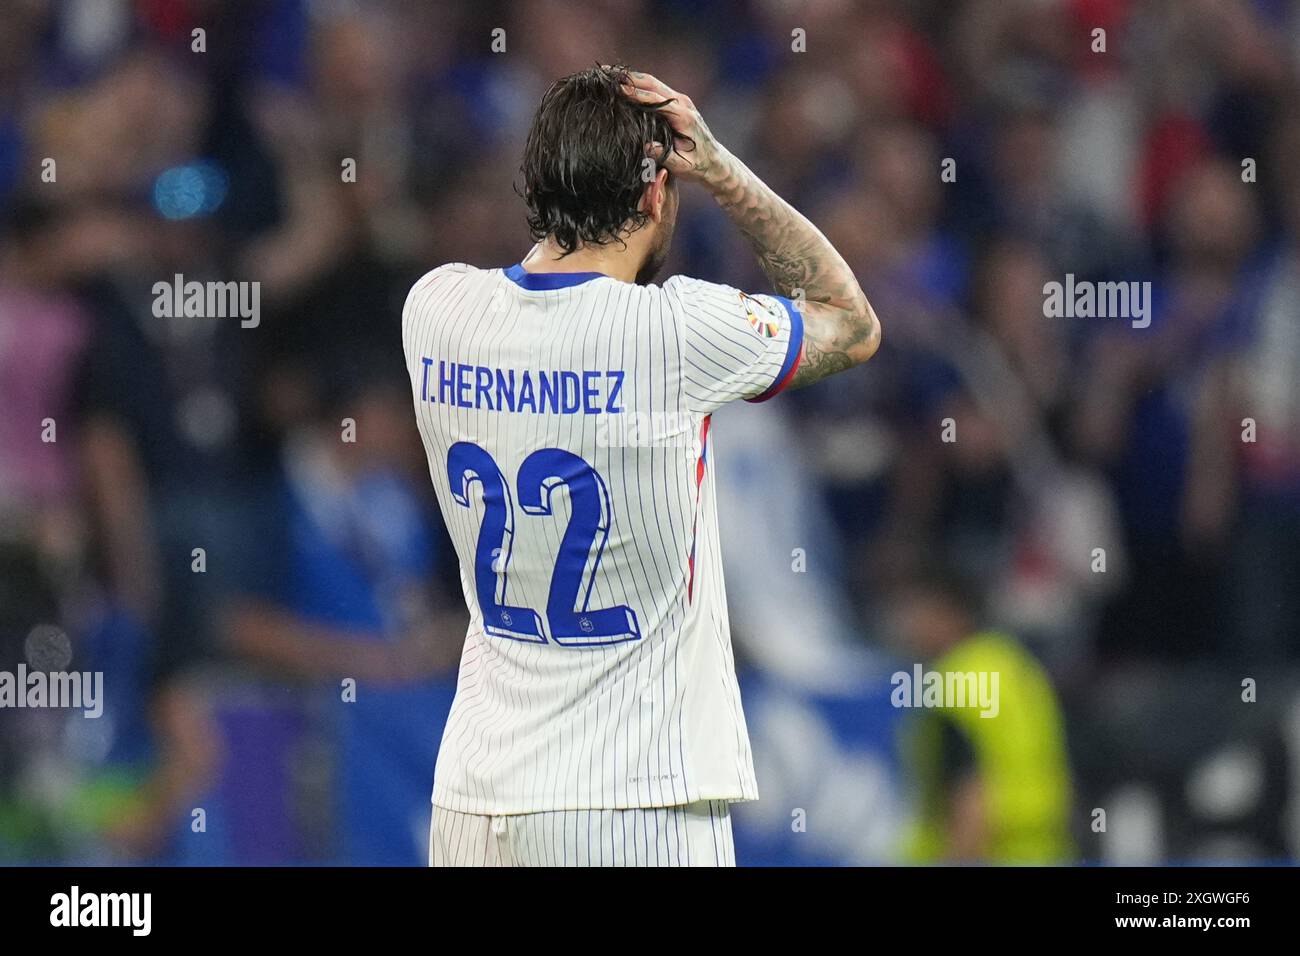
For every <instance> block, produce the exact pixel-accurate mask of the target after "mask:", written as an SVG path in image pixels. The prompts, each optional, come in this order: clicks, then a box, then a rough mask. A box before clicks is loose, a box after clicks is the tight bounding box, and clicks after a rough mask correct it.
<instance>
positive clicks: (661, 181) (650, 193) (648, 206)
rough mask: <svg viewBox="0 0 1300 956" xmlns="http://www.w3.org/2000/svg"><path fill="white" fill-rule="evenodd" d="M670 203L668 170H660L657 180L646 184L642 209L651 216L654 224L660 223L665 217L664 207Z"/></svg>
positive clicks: (642, 197)
mask: <svg viewBox="0 0 1300 956" xmlns="http://www.w3.org/2000/svg"><path fill="white" fill-rule="evenodd" d="M667 202H668V170H667V169H662V168H661V169H659V170H658V171H657V172H656V173H655V178H654V179H652V180H650V182H648V183H646V187H645V192H644V193H643V194H642V196H641V208H642V209H643V210H644V211H645V212H647V213H649V214H650V218H651V219H652V220H653V221H654V222H660V221H662V220H663V216H664V206H665V205H666V204H667Z"/></svg>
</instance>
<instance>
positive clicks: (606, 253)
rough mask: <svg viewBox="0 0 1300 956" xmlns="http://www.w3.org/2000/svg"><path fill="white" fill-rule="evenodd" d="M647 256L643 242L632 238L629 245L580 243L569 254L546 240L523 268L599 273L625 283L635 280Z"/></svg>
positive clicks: (543, 270) (527, 256) (542, 270)
mask: <svg viewBox="0 0 1300 956" xmlns="http://www.w3.org/2000/svg"><path fill="white" fill-rule="evenodd" d="M644 259H645V256H644V253H643V252H642V250H641V248H640V243H633V242H631V241H629V242H628V243H627V246H626V247H623V246H621V245H619V244H617V243H611V244H610V245H609V246H591V247H587V246H579V247H578V248H577V249H575V250H573V252H570V253H569V254H568V255H565V254H564V250H563V249H561V248H560V247H559V246H557V245H556V244H555V243H554V242H552V241H551V240H550V239H543V240H542V241H541V242H539V243H537V245H535V246H533V248H532V250H531V251H530V252H529V253H528V255H526V256H524V261H523V267H524V269H525V270H526V271H528V272H599V273H600V274H601V275H607V276H609V277H610V278H613V279H618V280H620V281H622V282H635V281H636V277H637V273H638V271H639V270H640V269H641V263H642V262H643V261H644Z"/></svg>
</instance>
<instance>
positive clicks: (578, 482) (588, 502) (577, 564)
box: [447, 442, 641, 646]
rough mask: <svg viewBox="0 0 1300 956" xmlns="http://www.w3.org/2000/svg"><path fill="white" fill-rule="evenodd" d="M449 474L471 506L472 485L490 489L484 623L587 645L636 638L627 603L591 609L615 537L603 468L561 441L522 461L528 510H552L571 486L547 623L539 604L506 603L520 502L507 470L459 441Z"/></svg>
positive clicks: (481, 576)
mask: <svg viewBox="0 0 1300 956" xmlns="http://www.w3.org/2000/svg"><path fill="white" fill-rule="evenodd" d="M447 477H448V479H449V480H450V481H451V494H452V497H453V498H454V499H455V500H456V503H457V504H459V505H461V506H462V507H465V508H468V507H470V498H469V489H470V485H471V484H473V483H474V482H476V481H477V482H478V483H479V484H480V485H481V486H482V491H483V524H482V525H481V526H480V528H479V535H478V545H477V547H476V548H475V552H474V587H475V592H476V594H477V596H478V603H479V607H480V608H481V609H482V611H483V626H484V629H485V630H486V631H487V632H488V633H489V634H492V635H495V636H497V637H508V638H511V639H513V640H517V641H530V642H532V643H535V644H545V643H546V642H547V640H546V633H547V631H549V633H550V636H551V639H552V640H554V641H555V643H556V644H561V645H568V646H582V645H591V644H615V643H618V642H619V641H635V640H639V639H640V637H641V628H640V625H639V623H638V622H637V616H636V612H635V611H633V610H632V609H631V608H630V607H627V606H626V605H622V604H620V605H618V606H617V607H607V608H591V607H589V604H590V602H591V590H592V586H593V585H594V583H595V580H596V570H597V568H598V567H599V565H600V556H601V553H602V552H603V551H604V549H605V541H606V539H607V538H608V537H609V524H610V506H609V491H608V490H607V489H606V487H605V483H604V481H602V480H601V477H600V475H599V474H598V473H597V472H596V470H595V469H594V468H592V467H591V466H590V465H589V464H587V463H586V462H585V461H583V460H582V459H581V458H579V457H578V456H577V455H575V454H573V453H571V452H567V451H564V450H563V449H560V448H544V449H542V450H540V451H535V452H533V453H532V454H531V455H529V456H528V457H527V458H525V459H524V463H523V464H522V465H520V466H519V475H518V479H517V481H516V485H517V486H518V489H519V505H520V507H521V508H522V509H523V510H524V513H525V514H531V515H549V514H551V513H552V509H551V497H552V495H553V494H554V493H555V490H556V489H557V488H559V487H560V486H561V485H563V486H564V487H566V488H567V489H568V492H569V505H570V512H571V513H570V515H569V524H568V527H567V528H565V531H564V537H563V539H562V540H561V541H560V550H559V554H558V555H557V556H556V561H555V570H554V571H553V572H552V573H551V589H550V594H549V595H548V597H547V601H546V627H545V628H543V625H542V615H540V614H538V613H537V612H536V611H535V610H533V609H532V608H527V607H515V606H513V605H510V604H507V603H505V593H506V584H507V580H508V575H509V565H510V553H511V548H512V544H513V539H514V526H515V513H514V512H515V509H514V501H513V500H512V499H511V497H510V488H509V486H508V485H507V484H506V478H505V475H503V474H502V473H501V469H500V467H498V465H497V463H496V461H494V460H493V458H492V456H491V455H489V454H488V453H487V452H486V451H485V450H483V449H482V448H481V447H479V446H478V445H475V444H472V443H470V442H457V443H456V444H454V445H452V446H451V449H450V450H449V451H448V452H447Z"/></svg>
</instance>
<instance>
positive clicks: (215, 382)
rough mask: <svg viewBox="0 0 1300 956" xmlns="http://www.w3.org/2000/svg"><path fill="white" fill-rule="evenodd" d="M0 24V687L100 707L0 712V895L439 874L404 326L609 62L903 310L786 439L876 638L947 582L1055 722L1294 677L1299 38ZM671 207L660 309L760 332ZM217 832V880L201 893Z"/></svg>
mask: <svg viewBox="0 0 1300 956" xmlns="http://www.w3.org/2000/svg"><path fill="white" fill-rule="evenodd" d="M3 19H4V25H3V28H0V231H2V236H0V239H2V242H0V406H2V407H0V568H2V569H3V570H0V640H2V641H3V645H2V646H0V653H3V665H2V666H3V667H4V668H7V669H10V670H12V668H13V666H14V665H15V664H16V662H18V661H20V660H23V659H30V657H31V655H32V653H33V649H32V647H31V643H32V634H33V633H34V631H33V629H35V628H38V626H39V625H48V624H51V623H54V624H57V625H58V627H59V628H61V629H62V630H63V631H64V632H66V633H67V634H68V635H70V639H71V646H72V648H73V658H72V659H73V664H72V666H73V667H74V668H76V669H79V670H98V671H103V672H104V673H105V675H106V686H107V688H108V690H107V693H108V695H109V697H110V700H111V701H112V700H115V701H116V707H115V709H112V710H111V715H112V719H110V720H104V721H100V722H98V723H95V722H92V721H84V722H78V729H76V730H75V731H73V730H70V729H69V727H68V725H67V723H66V721H64V719H63V717H61V716H60V715H59V714H57V713H51V712H45V713H40V712H26V713H18V712H4V713H0V726H3V727H4V728H5V730H4V733H3V735H2V736H0V859H6V860H27V859H43V860H56V859H86V858H90V859H109V860H113V859H145V860H158V859H164V860H178V859H179V860H182V861H190V860H198V861H200V862H201V861H204V860H206V861H208V862H228V861H238V862H286V861H293V862H301V861H348V862H371V861H391V860H392V856H391V855H386V851H385V850H384V847H385V846H387V845H388V844H386V843H384V844H382V845H381V844H380V843H378V842H376V843H374V845H372V843H370V842H367V841H378V840H379V838H378V837H376V836H375V834H376V833H377V832H379V831H381V830H383V831H385V832H391V833H393V834H398V835H400V837H401V838H402V839H405V838H406V837H408V836H409V835H410V832H412V831H416V830H418V828H419V824H418V820H416V819H415V818H414V816H413V814H414V813H415V812H416V810H415V809H410V807H414V808H416V809H418V808H419V807H420V806H421V805H424V806H425V807H426V813H427V799H428V796H427V794H428V787H429V783H430V781H431V772H432V759H433V754H434V753H435V752H436V746H437V740H436V734H431V733H430V732H429V730H428V728H429V727H430V726H434V727H436V726H440V724H441V720H442V718H443V716H445V707H446V704H447V701H448V700H449V697H448V695H449V693H450V687H451V686H453V683H452V682H453V679H454V669H455V664H456V661H457V659H458V655H459V648H460V643H461V640H462V637H463V628H464V623H465V613H464V609H463V604H462V600H461V595H460V587H459V579H458V571H457V568H456V567H455V558H454V555H453V554H452V553H451V551H450V547H449V545H448V543H447V541H446V538H445V535H444V532H443V530H442V529H441V527H440V519H439V518H438V516H437V512H436V507H435V506H434V502H433V501H432V499H431V492H430V490H429V487H428V481H427V476H426V474H425V469H426V464H425V462H424V458H423V454H422V451H421V448H420V444H419V440H418V437H417V436H416V435H415V432H414V428H413V417H412V414H411V411H410V407H409V402H410V399H409V387H408V384H407V383H406V381H405V372H404V366H403V361H402V355H401V343H400V334H399V333H400V328H399V326H400V312H401V306H402V302H403V299H404V296H405V294H406V291H407V290H408V289H409V287H410V285H411V283H412V282H413V281H414V280H415V279H416V278H417V277H418V276H419V275H421V274H422V273H423V272H425V271H427V270H428V269H429V268H432V267H433V266H435V265H437V264H440V263H442V262H447V261H466V262H470V263H473V264H475V265H479V266H485V267H490V266H506V265H510V264H513V263H515V262H517V261H519V260H520V259H521V258H522V257H523V255H524V253H525V252H526V251H527V249H528V247H529V244H530V243H529V240H528V237H527V232H526V228H525V223H524V209H523V205H522V203H521V201H520V200H519V198H518V196H517V195H516V193H515V188H514V187H515V185H516V183H517V181H518V155H519V152H520V149H521V146H522V142H523V138H524V134H525V132H526V130H527V125H528V123H529V121H530V119H531V116H532V112H533V110H534V108H535V106H536V103H537V101H538V99H539V97H540V95H541V93H542V92H543V91H544V90H545V88H546V87H547V85H548V84H549V83H550V82H551V81H552V80H553V79H554V78H556V77H557V76H560V75H562V74H565V73H568V72H572V71H573V70H575V69H580V68H583V67H585V66H588V65H590V64H591V63H592V62H613V61H621V62H626V63H628V64H631V65H633V66H635V67H637V68H641V69H645V70H648V71H650V72H653V73H655V74H656V75H658V76H660V77H662V78H663V79H664V80H665V81H666V82H668V83H670V84H671V85H673V86H674V87H675V88H677V89H680V90H684V91H686V92H688V93H689V94H690V95H691V97H692V98H693V99H694V101H695V102H696V103H697V104H699V106H700V108H701V110H702V111H703V113H704V115H705V117H706V118H707V119H708V121H709V123H710V125H711V127H712V128H713V130H714V131H715V133H717V135H718V136H719V138H720V139H721V140H722V141H723V142H724V143H725V144H727V145H728V146H729V147H730V148H731V149H732V150H733V151H734V152H736V153H737V154H738V155H740V156H741V157H742V158H743V159H745V161H746V162H748V163H749V164H750V165H751V166H752V167H753V168H754V169H755V171H756V172H758V173H759V175H761V176H762V177H764V178H765V179H766V180H767V182H768V183H770V184H771V185H772V186H773V188H775V189H776V190H777V191H778V192H779V193H780V194H781V195H783V196H785V197H786V198H788V199H789V200H790V201H791V202H793V203H794V204H795V205H796V206H797V207H798V208H800V209H801V210H803V211H805V212H806V213H807V214H808V215H809V216H810V217H811V218H812V219H813V220H814V221H815V222H816V223H818V224H819V225H820V226H821V227H822V229H823V230H824V231H825V232H826V234H827V235H828V236H829V237H830V239H831V240H832V242H833V243H834V244H835V245H836V246H837V248H838V249H839V250H840V251H841V252H842V253H843V254H844V256H845V258H846V259H847V260H848V261H849V263H850V264H851V265H852V266H853V268H854V269H855V271H856V273H857V275H858V277H859V279H860V281H861V284H862V286H863V288H864V289H865V290H866V292H867V294H868V296H869V297H870V299H871V301H872V303H873V305H874V307H875V309H876V311H877V313H878V314H879V315H880V316H881V319H882V322H883V325H884V331H885V335H884V346H883V348H882V350H881V352H880V353H879V355H878V356H877V357H876V358H875V359H874V360H873V361H872V362H870V363H869V364H868V365H866V366H864V367H861V368H858V369H854V370H852V371H850V372H848V373H845V374H843V375H842V376H838V377H837V378H836V379H835V380H833V382H831V383H827V384H825V385H823V386H820V387H817V388H814V389H810V390H807V391H804V392H798V393H792V394H790V395H789V396H786V397H783V398H782V399H781V400H780V403H779V404H780V405H782V406H784V407H783V408H782V409H780V410H779V411H774V412H773V414H774V415H779V416H781V417H782V420H783V421H784V422H785V424H786V429H785V433H786V434H788V436H789V440H790V441H792V442H794V443H796V444H797V448H798V455H797V456H792V457H795V458H797V459H798V460H800V461H801V462H802V465H801V467H802V469H803V472H802V479H801V482H802V481H803V479H806V482H807V483H803V484H802V487H801V488H800V490H799V493H800V494H801V495H802V496H806V498H807V499H808V500H807V506H808V507H810V508H813V509H814V510H816V511H817V512H818V514H819V515H820V520H821V523H822V524H824V526H825V527H826V528H827V529H828V539H829V540H828V547H830V548H833V549H834V553H835V554H836V555H837V560H836V561H835V562H834V563H833V567H832V568H831V569H830V571H829V572H828V573H827V575H826V580H825V581H824V582H823V583H824V584H825V585H826V586H827V587H828V588H829V589H830V591H831V592H832V598H833V600H834V601H836V602H838V603H840V604H842V605H843V606H844V608H845V609H846V610H845V614H846V615H847V617H848V619H850V620H851V621H853V622H855V625H854V632H855V633H854V638H855V639H856V640H857V641H859V642H861V643H862V644H864V645H866V646H868V647H873V648H876V647H885V646H887V645H889V644H890V641H891V640H893V639H894V638H891V636H890V635H889V634H888V633H887V632H888V630H889V628H888V627H887V624H886V619H887V617H888V616H887V615H886V614H885V613H884V611H885V602H886V600H887V599H888V597H889V595H890V594H891V593H893V590H892V589H894V587H895V586H896V585H898V584H899V583H900V582H902V581H904V580H905V579H906V578H907V576H908V574H909V571H910V570H911V569H914V568H917V567H919V566H921V565H923V564H924V563H925V562H927V561H929V560H931V559H933V558H934V557H936V556H941V557H942V558H943V559H944V560H945V561H946V562H947V563H949V564H951V565H952V566H953V567H954V568H957V569H959V570H964V571H965V572H966V573H967V574H968V575H969V576H972V577H978V578H979V580H980V581H981V582H982V583H983V584H984V585H985V586H986V590H987V594H986V595H984V598H985V600H986V602H987V609H988V614H989V615H990V616H991V618H992V619H993V620H994V621H995V622H996V623H997V624H999V625H1000V626H1001V627H1003V628H1005V629H1007V630H1009V631H1011V632H1012V633H1014V634H1016V635H1017V636H1018V637H1019V638H1020V639H1021V640H1022V641H1023V642H1024V644H1025V645H1026V646H1028V647H1030V648H1031V649H1032V650H1033V651H1034V653H1035V654H1036V655H1037V656H1038V657H1039V658H1040V659H1041V660H1043V661H1044V662H1045V664H1046V667H1047V669H1048V670H1049V671H1050V672H1051V673H1052V674H1053V676H1054V677H1055V678H1056V679H1057V680H1058V681H1059V682H1060V683H1061V684H1062V685H1063V686H1067V687H1075V688H1087V687H1088V686H1089V683H1088V682H1089V681H1091V680H1093V679H1095V678H1096V675H1097V674H1099V673H1102V672H1104V670H1105V669H1106V668H1107V667H1110V666H1115V665H1123V664H1126V663H1131V662H1133V661H1143V662H1152V663H1153V664H1154V666H1164V667H1176V666H1183V665H1185V664H1188V663H1189V662H1190V663H1199V664H1202V665H1204V664H1210V665H1215V666H1217V665H1219V664H1223V665H1227V664H1232V665H1238V664H1239V665H1242V667H1244V668H1246V670H1244V671H1243V672H1244V673H1266V672H1268V669H1270V668H1275V667H1282V666H1284V665H1286V664H1288V663H1294V662H1295V661H1296V659H1297V658H1298V657H1300V321H1298V320H1300V106H1297V104H1300V2H1295V0H1240V2H1237V0H806V2H797V0H593V2H587V3H582V4H576V3H568V2H564V0H536V2H533V0H528V2H524V0H520V2H515V3H504V2H493V0H478V2H472V3H471V2H439V3H422V2H416V0H410V2H402V0H351V2H342V0H240V2H233V3H232V2H219V0H10V2H8V3H6V5H5V11H4V14H3ZM196 27H200V28H202V33H201V34H199V35H197V36H196V34H195V33H194V32H193V31H194V30H195V28H196ZM353 171H354V172H355V175H352V172H353ZM683 200H684V202H683V207H682V213H681V219H680V221H679V224H678V229H677V239H676V242H675V248H674V251H673V256H672V259H671V260H670V262H669V265H668V267H667V269H668V271H669V272H685V273H688V274H692V275H696V276H699V277H701V278H705V279H710V280H715V281H722V282H726V283H728V284H731V285H735V286H739V287H742V288H745V289H748V290H752V291H767V289H766V284H765V280H764V278H763V276H762V274H761V272H760V271H759V270H758V267H757V265H756V263H755V262H754V259H753V256H752V254H751V253H750V252H749V251H748V249H747V247H746V246H745V244H744V242H743V240H742V239H741V238H740V237H739V236H738V235H737V234H736V232H735V231H734V230H733V229H731V228H730V227H729V226H728V223H727V221H726V219H725V217H724V216H723V215H722V214H721V213H720V212H719V211H718V210H717V209H716V208H715V207H714V206H713V205H712V204H711V203H710V202H709V201H708V200H707V198H706V197H703V196H701V195H694V194H692V193H690V191H689V190H687V191H684V193H683ZM177 275H183V276H184V278H185V280H186V281H189V280H197V281H209V280H215V281H223V282H224V281H238V282H258V283H260V290H261V291H260V307H261V316H260V322H259V324H258V325H257V326H256V327H255V328H245V327H243V326H242V325H241V323H240V322H239V321H238V320H237V319H232V318H202V317H191V318H184V317H178V318H174V319H171V318H169V319H163V318H159V317H157V314H156V311H155V308H154V302H155V293H154V286H155V283H158V282H166V283H171V282H172V279H173V277H174V276H177ZM1067 275H1068V276H1073V277H1074V278H1075V279H1076V280H1077V281H1093V282H1107V281H1123V282H1149V283H1151V286H1150V287H1151V289H1152V312H1151V322H1150V325H1149V326H1148V327H1135V326H1134V323H1132V322H1129V321H1127V320H1126V319H1124V318H1060V317H1047V316H1046V315H1045V310H1044V286H1045V284H1047V283H1050V282H1062V283H1064V282H1065V281H1066V277H1067ZM764 411H766V409H765V410H764ZM949 422H950V423H951V425H950V426H949V425H948V424H946V423H949ZM945 430H947V431H949V432H952V433H953V434H952V435H951V436H949V437H955V440H945V438H944V436H945ZM721 441H722V442H723V444H722V445H721V447H722V448H723V454H724V456H725V453H726V444H725V435H723V436H722V438H721ZM724 462H725V458H724ZM723 532H724V539H725V538H726V536H727V534H728V528H726V527H724V528H723ZM798 543H799V542H794V543H793V544H792V543H790V542H784V543H782V545H781V546H782V548H783V550H782V555H787V556H786V557H781V555H778V557H779V558H780V560H782V561H785V562H786V563H788V552H789V550H790V548H791V547H793V546H794V545H795V544H798ZM745 564H746V562H745V561H744V560H742V561H739V562H738V567H737V569H736V570H729V573H730V575H731V576H732V579H733V580H734V578H735V575H736V574H737V573H744V569H745ZM823 570H825V569H824V567H823ZM743 619H744V618H743V615H741V616H740V620H741V621H742V622H743ZM40 633H46V632H44V631H41V632H40ZM905 637H906V635H901V636H899V637H898V639H899V640H901V639H905ZM748 639H749V635H747V633H746V631H745V628H744V627H743V626H740V627H738V633H737V635H736V640H737V643H738V645H739V649H740V653H741V657H742V659H744V658H745V656H746V654H745V647H746V641H747V640H748ZM896 649H897V648H896V647H895V650H896ZM38 650H39V648H38ZM908 653H909V652H908V651H906V650H904V652H903V657H904V658H905V659H909V660H910V659H912V658H911V657H909V656H908ZM911 653H912V654H913V656H914V655H915V651H912V652H911ZM1251 668H1254V670H1251ZM1233 673H1234V674H1235V673H1236V671H1234V672H1233ZM348 680H352V681H355V682H356V685H355V693H356V703H357V705H358V706H357V707H356V708H353V709H350V710H347V709H345V710H343V711H342V713H343V714H344V716H339V714H340V712H341V711H340V708H337V707H333V706H331V705H332V703H333V702H336V701H337V700H338V699H339V695H340V687H341V686H343V685H341V682H345V681H348ZM742 683H743V680H742ZM1230 684H1231V686H1235V684H1236V679H1235V678H1234V679H1233V680H1232V681H1231V682H1230ZM1230 690H1231V687H1230ZM347 692H348V687H347V686H343V691H342V693H344V694H346V693H347ZM439 708H442V711H441V712H439ZM424 713H429V714H433V715H434V716H431V717H429V718H428V720H427V721H425V720H424V718H423V717H422V716H421V715H422V714H424ZM92 724H93V725H94V726H91V729H89V730H87V729H85V728H86V726H88V725H92ZM304 755H305V756H304ZM382 779H390V780H392V781H395V783H394V784H393V786H394V791H395V792H401V793H402V794H403V795H404V796H403V799H406V800H408V801H409V806H408V805H407V804H403V805H402V806H401V807H390V806H389V805H390V804H392V803H393V800H391V799H390V798H389V796H388V795H387V792H386V791H382V790H381V789H380V784H379V783H378V782H377V781H379V780H382ZM200 805H202V806H205V807H222V808H224V809H223V812H222V813H220V814H212V819H213V821H214V823H213V825H214V826H215V825H217V824H216V822H215V821H216V820H217V819H218V818H220V820H221V821H224V822H222V824H221V825H222V826H225V827H228V828H229V830H230V832H229V833H228V834H227V836H226V837H225V838H224V841H223V842H222V844H221V845H222V846H224V847H225V849H224V850H223V851H222V853H221V854H217V855H209V856H204V855H203V854H202V853H199V854H198V855H197V856H196V855H195V853H194V851H192V850H189V851H185V852H184V853H183V854H182V855H181V856H177V855H176V854H177V853H178V852H179V851H175V850H174V849H169V848H171V847H174V845H175V844H176V843H177V841H176V840H175V839H174V837H175V834H176V833H180V832H194V830H195V828H196V827H199V826H201V825H205V824H204V821H202V820H199V819H198V818H196V817H195V815H194V814H193V812H192V808H194V807H197V806H200ZM51 808H53V809H51ZM390 810H391V812H392V814H393V819H392V820H390V821H383V820H378V819H376V817H377V815H378V816H382V814H383V813H384V812H389V811H390ZM385 828H387V829H386V830H385ZM283 833H292V834H294V835H295V836H294V839H295V840H297V841H298V842H297V843H295V844H294V845H292V846H288V847H286V846H285V845H284V840H283V838H281V837H280V836H277V835H278V834H283ZM393 839H397V837H393ZM180 842H184V841H180ZM217 842H218V841H215V840H213V841H209V843H211V844H216V843H217ZM189 845H191V846H192V845H193V841H191V842H190V844H189ZM414 845H418V843H417V844H414ZM209 852H215V851H209Z"/></svg>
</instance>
